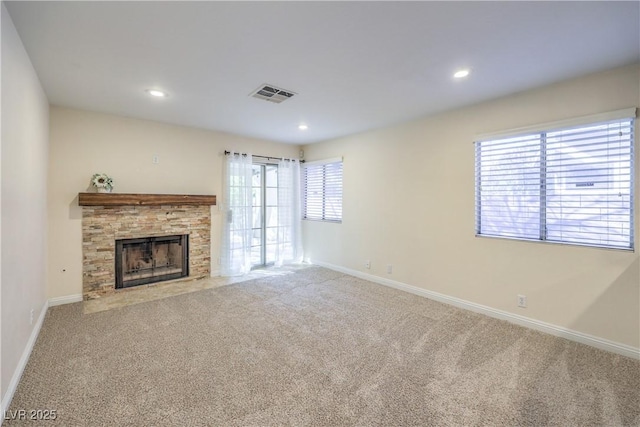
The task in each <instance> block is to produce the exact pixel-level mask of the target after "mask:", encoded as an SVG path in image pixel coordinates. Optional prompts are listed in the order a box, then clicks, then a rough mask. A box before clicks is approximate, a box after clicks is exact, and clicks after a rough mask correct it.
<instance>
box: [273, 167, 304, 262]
mask: <svg viewBox="0 0 640 427" xmlns="http://www.w3.org/2000/svg"><path fill="white" fill-rule="evenodd" d="M301 220H302V217H301V207H300V162H299V161H298V160H295V159H282V160H280V161H279V162H278V238H277V244H276V261H275V265H276V266H281V265H282V264H283V263H291V262H301V261H302V224H301Z"/></svg>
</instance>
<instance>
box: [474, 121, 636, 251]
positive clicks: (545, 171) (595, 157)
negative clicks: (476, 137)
mask: <svg viewBox="0 0 640 427" xmlns="http://www.w3.org/2000/svg"><path fill="white" fill-rule="evenodd" d="M633 129H634V119H633V118H625V119H615V120H609V121H605V122H599V123H593V124H586V125H576V126H572V127H567V128H564V129H554V130H552V131H540V132H535V133H528V134H524V135H519V136H515V137H500V138H498V139H490V140H484V141H477V142H476V143H475V150H476V166H475V167H476V234H478V235H486V236H498V237H508V238H518V239H528V240H543V241H551V242H561V243H569V244H579V245H589V246H600V247H608V248H622V249H633V241H634V230H633V205H634V203H633V202H634V201H633V171H634V166H633V161H634V154H633V144H634V142H633V141H634V135H633Z"/></svg>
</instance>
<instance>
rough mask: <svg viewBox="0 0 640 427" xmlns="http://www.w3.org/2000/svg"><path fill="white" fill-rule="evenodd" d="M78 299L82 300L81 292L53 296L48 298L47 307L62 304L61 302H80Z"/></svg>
mask: <svg viewBox="0 0 640 427" xmlns="http://www.w3.org/2000/svg"><path fill="white" fill-rule="evenodd" d="M80 301H82V294H73V295H66V296H63V297H55V298H51V299H49V307H54V306H56V305H63V304H71V303H74V302H80Z"/></svg>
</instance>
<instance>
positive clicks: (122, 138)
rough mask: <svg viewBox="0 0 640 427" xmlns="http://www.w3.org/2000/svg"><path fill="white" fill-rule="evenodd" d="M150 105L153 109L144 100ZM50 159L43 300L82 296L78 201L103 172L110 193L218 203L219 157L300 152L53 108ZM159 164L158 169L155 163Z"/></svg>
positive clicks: (216, 221)
mask: <svg viewBox="0 0 640 427" xmlns="http://www.w3.org/2000/svg"><path fill="white" fill-rule="evenodd" d="M149 102H157V100H153V99H150V100H149ZM50 129H51V133H50V138H51V153H50V158H49V164H50V168H49V202H48V210H49V228H50V230H49V253H50V256H49V281H48V290H47V295H48V297H49V298H55V297H64V296H70V295H79V294H81V293H82V230H81V215H82V210H81V208H80V207H78V193H79V192H83V191H87V190H89V191H93V190H91V189H90V188H89V187H90V185H89V181H90V178H91V176H92V175H93V174H94V173H96V172H103V173H106V174H108V175H109V176H111V177H112V178H113V179H114V181H115V189H114V192H119V193H169V194H172V193H173V194H215V195H216V196H218V201H219V202H220V201H221V197H222V165H223V158H224V155H223V152H224V150H225V149H227V150H234V151H242V152H251V153H252V154H259V155H269V156H288V157H295V156H297V155H298V150H299V147H298V146H295V145H286V144H278V143H273V142H267V141H261V140H256V139H250V138H243V137H239V136H234V135H230V134H225V133H221V132H212V131H205V130H199V129H194V128H187V127H181V126H174V125H168V124H162V123H157V122H152V121H146V120H138V119H131V118H126V117H119V116H112V115H107V114H100V113H93V112H88V111H81V110H73V109H67V108H61V107H55V106H52V107H51V126H50ZM156 155H157V156H158V159H159V162H158V164H153V157H154V156H156ZM220 219H221V217H220V213H219V210H218V208H217V206H214V207H212V218H211V221H212V224H211V225H212V240H211V242H212V248H211V260H212V261H211V263H212V266H211V269H212V271H216V270H218V265H217V259H218V256H219V252H220V248H219V246H220V226H221V224H220Z"/></svg>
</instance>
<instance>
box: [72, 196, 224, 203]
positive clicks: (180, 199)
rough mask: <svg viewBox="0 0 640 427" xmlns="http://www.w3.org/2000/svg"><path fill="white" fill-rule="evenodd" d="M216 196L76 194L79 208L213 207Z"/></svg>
mask: <svg viewBox="0 0 640 427" xmlns="http://www.w3.org/2000/svg"><path fill="white" fill-rule="evenodd" d="M215 204H216V196H210V195H198V194H131V193H78V205H79V206H161V205H174V206H175V205H200V206H202V205H215Z"/></svg>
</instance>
